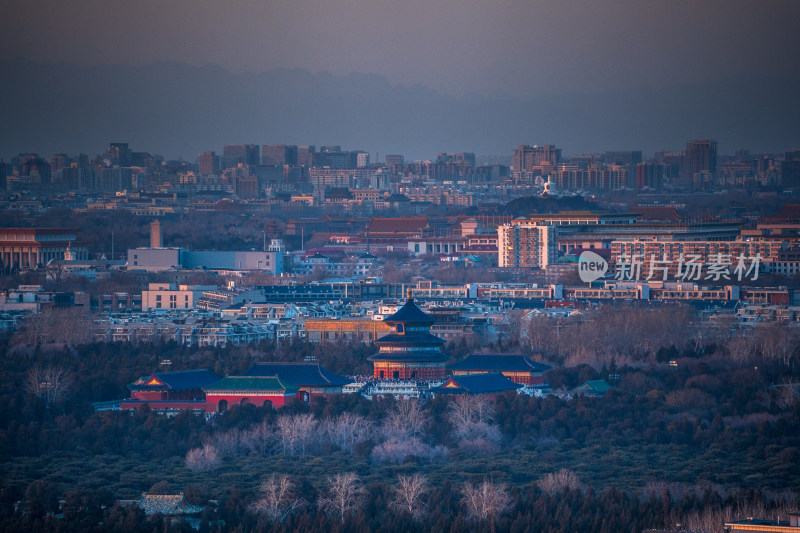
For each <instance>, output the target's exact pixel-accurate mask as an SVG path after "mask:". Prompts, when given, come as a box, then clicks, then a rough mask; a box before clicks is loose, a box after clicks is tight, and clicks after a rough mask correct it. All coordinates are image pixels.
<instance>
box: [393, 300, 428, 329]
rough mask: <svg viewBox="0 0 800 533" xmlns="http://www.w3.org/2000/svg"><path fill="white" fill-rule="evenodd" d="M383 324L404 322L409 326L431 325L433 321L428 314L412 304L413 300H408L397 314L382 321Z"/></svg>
mask: <svg viewBox="0 0 800 533" xmlns="http://www.w3.org/2000/svg"><path fill="white" fill-rule="evenodd" d="M384 322H406V323H411V324H433V323H434V322H435V321H434V320H433V319H432V318H431V317H430V315H429V314H427V313H425V312H423V311H422V310H421V309H420V308H419V307H417V305H416V304H415V303H414V299H413V298H409V299H408V301H407V302H406V304H405V305H404V306H403V307H401V308H400V309H398V310H397V312H396V313H395V314H393V315H391V316H389V317H387V318H385V319H384Z"/></svg>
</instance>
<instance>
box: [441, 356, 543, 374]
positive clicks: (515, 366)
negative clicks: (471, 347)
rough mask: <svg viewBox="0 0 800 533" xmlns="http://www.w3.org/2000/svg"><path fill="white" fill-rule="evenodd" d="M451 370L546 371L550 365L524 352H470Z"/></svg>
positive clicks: (451, 367) (453, 365)
mask: <svg viewBox="0 0 800 533" xmlns="http://www.w3.org/2000/svg"><path fill="white" fill-rule="evenodd" d="M448 368H450V370H488V371H497V372H544V371H546V370H550V368H551V367H550V366H549V365H546V364H544V363H537V362H536V361H532V360H530V359H528V357H527V356H525V355H523V354H469V355H467V357H465V358H464V359H463V360H462V361H459V362H457V363H454V364H452V365H450V366H449V367H448Z"/></svg>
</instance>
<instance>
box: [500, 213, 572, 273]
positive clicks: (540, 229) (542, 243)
mask: <svg viewBox="0 0 800 533" xmlns="http://www.w3.org/2000/svg"><path fill="white" fill-rule="evenodd" d="M497 250H498V266H500V267H527V268H547V265H549V264H550V263H554V262H555V260H556V257H557V251H558V244H557V242H556V228H555V226H550V225H544V224H541V223H537V222H534V221H532V220H528V219H527V218H516V219H514V220H512V221H511V224H506V225H504V226H500V227H498V228H497Z"/></svg>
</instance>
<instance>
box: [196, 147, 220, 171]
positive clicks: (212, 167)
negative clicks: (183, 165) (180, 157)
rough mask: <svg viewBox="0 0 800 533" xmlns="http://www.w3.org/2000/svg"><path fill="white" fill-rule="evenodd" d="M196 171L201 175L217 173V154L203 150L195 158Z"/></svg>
mask: <svg viewBox="0 0 800 533" xmlns="http://www.w3.org/2000/svg"><path fill="white" fill-rule="evenodd" d="M197 166H198V171H199V173H200V175H201V176H210V175H211V174H217V173H218V172H219V170H220V168H219V156H217V154H215V153H214V152H203V153H201V154H200V155H199V156H198V158H197Z"/></svg>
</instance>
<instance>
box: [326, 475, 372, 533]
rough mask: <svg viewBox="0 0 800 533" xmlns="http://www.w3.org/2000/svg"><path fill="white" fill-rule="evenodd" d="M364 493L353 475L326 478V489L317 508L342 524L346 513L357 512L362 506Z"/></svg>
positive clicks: (356, 477)
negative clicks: (336, 517)
mask: <svg viewBox="0 0 800 533" xmlns="http://www.w3.org/2000/svg"><path fill="white" fill-rule="evenodd" d="M364 492H365V491H364V487H363V486H362V485H361V480H360V479H358V476H356V475H355V474H354V473H352V472H348V473H346V474H336V475H335V476H333V477H329V478H328V488H327V491H326V492H325V495H324V496H323V497H322V498H320V500H319V506H320V508H321V509H322V510H323V511H325V512H326V513H328V514H330V515H331V516H338V517H339V519H340V520H341V521H342V522H344V517H345V516H347V514H348V513H350V512H353V511H357V510H358V509H360V508H361V506H362V505H363V504H364V498H363V496H364Z"/></svg>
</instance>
